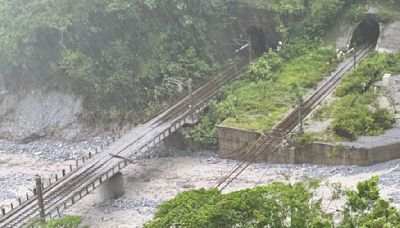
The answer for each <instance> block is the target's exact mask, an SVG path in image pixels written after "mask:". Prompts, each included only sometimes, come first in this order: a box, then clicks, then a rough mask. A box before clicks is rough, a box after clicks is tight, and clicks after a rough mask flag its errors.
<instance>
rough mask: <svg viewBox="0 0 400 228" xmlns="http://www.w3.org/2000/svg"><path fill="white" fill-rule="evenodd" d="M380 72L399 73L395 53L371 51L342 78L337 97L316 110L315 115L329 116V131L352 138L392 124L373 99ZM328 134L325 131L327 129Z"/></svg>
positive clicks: (372, 132)
mask: <svg viewBox="0 0 400 228" xmlns="http://www.w3.org/2000/svg"><path fill="white" fill-rule="evenodd" d="M384 73H392V74H398V73H400V53H399V54H378V53H375V54H373V55H372V56H370V57H369V58H368V59H366V60H365V61H364V62H363V63H362V64H361V65H359V66H358V68H357V69H355V70H353V71H352V72H350V73H349V74H348V75H346V77H345V78H344V79H343V82H342V84H341V85H340V86H339V87H338V89H337V90H336V92H335V95H336V97H337V98H338V99H337V100H335V101H334V102H333V103H331V104H329V105H328V106H326V107H324V108H322V109H321V110H319V111H318V112H317V117H318V118H319V119H321V118H332V119H333V122H332V124H331V127H330V130H331V133H333V134H335V135H336V136H339V137H343V138H345V139H350V140H354V139H355V138H356V137H357V136H360V135H377V134H381V133H383V131H384V130H385V129H388V128H391V127H392V126H393V124H394V122H395V121H394V116H393V114H391V113H390V112H389V111H387V110H386V109H385V108H380V107H379V104H378V102H377V98H378V95H379V92H375V91H374V90H373V85H374V83H375V82H377V81H379V80H381V78H382V76H383V74H384ZM328 133H329V132H328Z"/></svg>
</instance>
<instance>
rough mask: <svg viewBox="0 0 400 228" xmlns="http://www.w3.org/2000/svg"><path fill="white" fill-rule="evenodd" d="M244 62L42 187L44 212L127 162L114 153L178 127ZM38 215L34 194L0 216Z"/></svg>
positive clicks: (130, 153)
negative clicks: (190, 97) (189, 98)
mask: <svg viewBox="0 0 400 228" xmlns="http://www.w3.org/2000/svg"><path fill="white" fill-rule="evenodd" d="M247 63H248V62H247V60H243V61H241V62H240V63H238V64H235V65H233V66H231V67H229V68H228V69H227V70H226V71H224V72H223V73H222V74H221V76H220V77H217V78H216V79H213V80H211V81H210V82H208V83H206V84H205V85H204V86H202V87H201V88H199V89H198V90H196V91H195V92H194V93H193V96H192V97H193V98H192V101H191V108H189V101H188V99H187V98H185V99H183V100H181V101H180V102H178V103H177V104H176V105H174V106H172V107H171V108H169V109H167V110H165V111H164V112H162V113H161V114H159V115H157V116H156V117H154V118H153V119H151V120H150V121H148V122H146V123H145V124H142V125H139V126H137V127H135V128H134V129H132V130H131V131H130V132H128V133H127V134H125V135H123V136H122V137H121V138H120V139H118V140H117V141H116V142H115V143H113V144H111V145H110V147H109V148H107V150H106V151H104V152H103V153H100V154H97V155H96V156H93V157H92V158H91V159H90V160H88V161H86V162H85V163H83V164H82V165H81V166H79V167H77V168H76V169H74V170H72V171H71V172H70V173H68V174H66V175H65V176H64V177H62V178H60V179H58V180H57V181H56V182H54V183H53V184H52V185H50V186H48V187H46V188H44V189H43V197H44V204H45V212H46V216H48V217H55V216H59V215H60V213H61V212H62V211H63V210H65V209H67V208H69V207H71V206H72V205H74V204H75V203H76V202H77V201H79V200H80V199H82V198H83V197H85V196H86V195H88V194H89V193H90V192H92V191H93V190H95V189H96V188H97V187H98V186H100V185H101V184H102V183H103V182H104V181H106V180H107V179H109V178H111V177H112V176H113V175H114V174H115V173H117V172H119V171H120V170H121V169H123V168H124V167H126V166H127V165H128V162H127V161H126V160H123V161H122V160H121V159H118V158H115V157H114V156H113V155H118V156H121V157H124V158H130V159H134V158H135V157H136V156H138V155H141V154H143V153H144V152H146V151H147V150H148V149H150V148H151V147H154V146H155V145H157V144H158V143H160V142H161V141H162V140H163V139H164V138H166V137H167V136H168V135H169V134H171V133H173V132H174V131H176V130H178V129H179V128H180V127H181V126H182V125H183V124H184V123H186V121H187V119H188V118H191V117H193V115H195V114H196V113H197V112H199V111H201V110H202V109H204V108H205V107H206V106H207V104H208V102H209V101H210V100H211V99H212V97H213V96H215V95H216V94H217V92H218V90H219V88H221V87H222V86H224V85H226V84H227V83H229V82H231V81H232V80H233V79H234V78H235V77H236V76H237V75H238V74H239V73H240V72H241V71H242V70H243V69H244V68H245V66H246V65H247ZM38 215H39V207H38V203H37V198H36V196H34V197H32V198H30V199H29V200H27V201H25V202H22V204H21V205H19V206H18V207H16V208H14V210H12V211H9V212H8V213H6V214H5V215H4V216H2V217H0V227H20V226H23V225H25V224H26V223H27V222H28V221H29V219H31V218H33V217H36V216H38Z"/></svg>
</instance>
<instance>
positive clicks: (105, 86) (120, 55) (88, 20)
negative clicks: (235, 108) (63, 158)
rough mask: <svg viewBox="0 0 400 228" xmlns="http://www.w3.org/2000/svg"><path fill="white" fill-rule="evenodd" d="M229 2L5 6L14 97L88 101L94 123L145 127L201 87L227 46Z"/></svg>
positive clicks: (126, 0) (134, 0) (46, 1)
mask: <svg viewBox="0 0 400 228" xmlns="http://www.w3.org/2000/svg"><path fill="white" fill-rule="evenodd" d="M227 7H228V4H227V2H226V1H225V0H216V1H197V0H189V1H186V0H57V1H53V0H30V1H26V0H15V1H8V0H0V21H1V22H2V25H1V28H0V69H1V74H2V75H3V76H4V78H5V83H6V86H7V88H8V89H9V90H17V91H18V90H21V88H24V89H25V88H26V87H34V88H43V89H44V90H46V89H56V90H63V91H72V92H74V93H77V94H81V95H83V96H84V97H85V98H86V99H85V101H86V102H85V104H86V108H87V111H90V113H88V114H89V115H88V120H93V121H96V120H97V121H98V120H106V121H107V120H108V121H116V120H118V121H120V122H123V121H140V120H141V119H146V117H148V116H150V115H152V114H154V112H156V111H157V110H160V109H161V108H162V107H164V106H165V105H167V104H170V103H171V102H172V101H175V100H176V98H177V97H180V96H182V95H183V94H184V93H185V91H179V90H177V89H176V88H175V87H173V86H172V85H171V84H170V83H169V81H170V79H171V78H182V80H187V79H188V78H192V79H193V80H194V82H195V84H196V85H199V84H202V83H203V82H204V81H205V80H207V79H208V78H209V77H210V76H211V75H213V69H214V68H215V67H216V66H218V65H219V63H218V61H217V59H222V58H223V57H224V54H220V53H219V52H218V49H217V47H221V46H223V45H226V44H224V43H221V42H222V41H224V40H226V38H225V36H226V35H225V34H227V32H226V31H227V25H228V24H229V23H230V21H231V18H229V17H228V16H227V12H228V11H227Z"/></svg>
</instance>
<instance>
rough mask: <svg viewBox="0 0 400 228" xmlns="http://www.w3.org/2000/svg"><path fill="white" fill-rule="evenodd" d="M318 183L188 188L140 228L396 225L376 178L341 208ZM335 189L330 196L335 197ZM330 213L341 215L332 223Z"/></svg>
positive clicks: (397, 217)
mask: <svg viewBox="0 0 400 228" xmlns="http://www.w3.org/2000/svg"><path fill="white" fill-rule="evenodd" d="M319 185H320V182H319V181H317V180H304V181H301V182H298V183H295V184H285V183H279V182H275V183H272V184H270V185H268V186H262V187H257V188H254V189H246V190H242V191H239V192H232V193H229V194H225V195H223V194H221V192H219V191H217V190H204V189H201V190H192V191H188V192H184V193H181V194H179V195H178V196H177V197H175V198H174V199H171V200H169V201H167V202H165V203H163V204H162V205H160V206H159V207H158V210H157V212H156V214H155V216H154V219H153V220H152V221H150V222H149V223H147V224H146V225H145V227H147V228H151V227H321V228H323V227H327V228H332V227H342V228H350V227H398V226H399V225H400V212H399V211H398V210H397V209H395V208H394V207H392V206H391V205H390V204H389V203H388V202H386V201H384V200H382V199H381V198H380V196H379V191H378V186H377V185H378V178H376V177H374V178H372V179H371V180H369V181H366V182H361V183H359V184H358V186H357V190H355V191H353V190H350V191H347V192H345V193H346V196H347V203H346V206H345V207H344V210H342V211H339V212H336V214H334V213H327V212H326V209H325V208H322V206H321V204H322V199H318V197H317V196H316V193H315V192H316V189H317V188H318V187H319ZM341 193H342V191H341V190H340V189H335V193H334V194H333V197H332V199H331V200H336V199H338V198H340V195H341ZM335 215H338V216H340V217H341V218H342V219H341V221H340V224H338V225H335V223H334V221H333V218H334V216H335Z"/></svg>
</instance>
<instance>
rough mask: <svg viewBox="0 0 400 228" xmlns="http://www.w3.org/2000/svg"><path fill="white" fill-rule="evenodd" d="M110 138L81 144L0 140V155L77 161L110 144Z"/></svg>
mask: <svg viewBox="0 0 400 228" xmlns="http://www.w3.org/2000/svg"><path fill="white" fill-rule="evenodd" d="M111 141H112V139H111V138H100V137H95V138H91V139H88V140H86V141H82V142H61V141H56V140H39V141H35V142H31V143H28V144H16V143H13V142H10V141H4V140H0V153H7V154H26V155H28V156H31V157H33V158H36V159H44V160H50V161H65V160H70V159H77V158H78V157H79V156H82V155H86V154H88V153H89V152H91V153H95V151H96V149H97V150H100V149H101V147H102V146H103V147H104V146H106V145H107V144H108V143H111Z"/></svg>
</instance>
